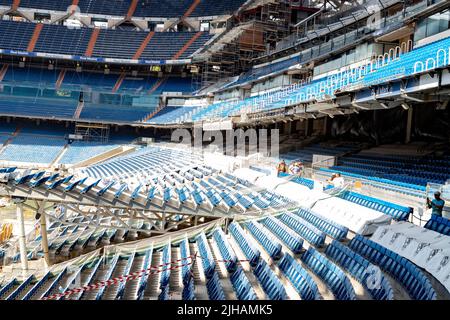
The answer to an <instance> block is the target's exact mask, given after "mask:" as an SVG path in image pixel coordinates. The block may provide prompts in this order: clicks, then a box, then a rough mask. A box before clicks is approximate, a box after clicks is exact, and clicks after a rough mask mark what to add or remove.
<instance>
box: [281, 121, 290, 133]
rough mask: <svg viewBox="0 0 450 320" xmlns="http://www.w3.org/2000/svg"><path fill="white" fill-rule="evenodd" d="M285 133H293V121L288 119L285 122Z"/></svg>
mask: <svg viewBox="0 0 450 320" xmlns="http://www.w3.org/2000/svg"><path fill="white" fill-rule="evenodd" d="M283 131H284V132H283V133H284V134H291V132H292V121H288V122H286V123H285V124H284V130H283Z"/></svg>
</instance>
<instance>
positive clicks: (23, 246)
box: [15, 199, 28, 278]
mask: <svg viewBox="0 0 450 320" xmlns="http://www.w3.org/2000/svg"><path fill="white" fill-rule="evenodd" d="M15 202H16V213H17V222H18V223H19V248H20V262H21V264H22V274H23V277H24V278H25V277H26V274H27V272H28V259H27V243H26V239H25V224H24V221H23V199H16V200H15Z"/></svg>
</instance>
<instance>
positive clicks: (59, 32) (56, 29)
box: [0, 20, 211, 60]
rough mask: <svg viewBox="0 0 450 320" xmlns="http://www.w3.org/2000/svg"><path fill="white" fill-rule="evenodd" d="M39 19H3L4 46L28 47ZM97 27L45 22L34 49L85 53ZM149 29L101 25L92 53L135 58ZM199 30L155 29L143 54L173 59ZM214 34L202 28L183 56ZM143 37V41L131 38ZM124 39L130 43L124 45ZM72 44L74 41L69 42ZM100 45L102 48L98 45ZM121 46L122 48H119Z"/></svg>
mask: <svg viewBox="0 0 450 320" xmlns="http://www.w3.org/2000/svg"><path fill="white" fill-rule="evenodd" d="M35 27H36V23H31V22H17V21H11V20H0V29H2V30H4V31H5V32H2V34H1V35H0V48H1V49H8V50H20V51H26V50H27V46H28V43H29V42H30V40H31V37H32V36H33V32H34V30H35ZM93 30H94V29H93V28H84V27H83V28H68V27H66V26H64V25H56V24H44V25H43V28H42V31H41V33H40V34H39V37H38V39H37V41H36V46H35V48H34V50H33V51H34V52H42V53H53V54H65V55H73V56H84V55H85V52H86V51H87V49H88V45H89V42H90V39H91V36H92V33H93ZM147 34H148V32H144V31H134V30H128V31H123V30H112V29H108V30H107V29H100V32H99V36H98V38H97V42H98V44H97V42H96V43H95V45H94V52H93V54H92V57H95V58H122V59H132V58H133V56H134V54H135V53H136V52H137V51H138V49H139V47H140V45H141V43H142V42H143V41H144V39H145V37H146V36H147ZM195 34H196V32H155V34H154V35H153V37H152V38H151V40H150V42H149V43H148V45H147V46H146V47H145V49H144V50H143V52H142V54H141V56H140V58H141V59H146V60H170V59H172V58H173V57H174V56H175V55H176V54H177V53H178V52H179V51H180V50H182V48H183V46H185V45H186V44H188V42H189V41H190V40H191V39H192V38H193V37H194V36H195ZM11 38H13V39H16V40H15V41H11V40H10V39H11ZM210 38H211V35H210V34H209V33H207V32H201V33H200V36H199V37H198V38H197V39H196V40H195V41H194V42H192V43H191V44H190V45H189V47H188V48H187V50H185V51H184V52H182V54H181V55H180V57H179V59H186V58H188V57H189V56H190V55H191V54H192V53H194V52H195V51H196V50H198V49H199V48H200V47H201V46H203V45H204V44H205V43H206V42H207V41H208V40H209V39H210ZM130 39H139V40H140V41H131V42H130ZM123 43H127V45H126V46H123ZM68 44H70V45H68ZM97 46H98V49H96V48H97ZM118 48H122V49H120V50H117V49H118Z"/></svg>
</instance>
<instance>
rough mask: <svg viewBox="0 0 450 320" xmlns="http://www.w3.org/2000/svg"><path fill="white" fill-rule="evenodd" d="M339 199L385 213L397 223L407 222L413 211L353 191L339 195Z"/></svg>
mask: <svg viewBox="0 0 450 320" xmlns="http://www.w3.org/2000/svg"><path fill="white" fill-rule="evenodd" d="M339 197H341V198H342V199H345V200H347V201H351V202H353V203H356V204H359V205H361V206H365V207H367V208H370V209H373V210H377V211H380V212H383V213H384V214H387V215H389V216H392V217H393V218H394V219H395V220H397V221H407V220H408V219H409V216H410V214H411V213H412V210H413V209H412V208H409V207H405V206H400V205H398V204H395V203H392V202H388V201H384V200H381V199H377V198H373V197H369V196H366V195H363V194H360V193H356V192H352V191H347V192H344V193H341V194H339Z"/></svg>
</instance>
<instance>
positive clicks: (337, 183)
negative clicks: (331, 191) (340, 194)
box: [332, 173, 345, 188]
mask: <svg viewBox="0 0 450 320" xmlns="http://www.w3.org/2000/svg"><path fill="white" fill-rule="evenodd" d="M332 183H333V185H334V187H335V188H342V187H343V186H344V184H345V181H344V178H343V177H342V176H341V174H340V173H336V176H335V178H334V179H333V182H332Z"/></svg>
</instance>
